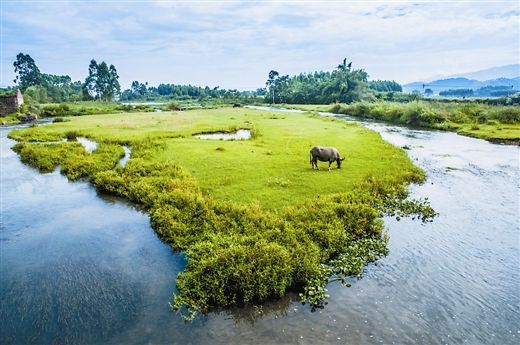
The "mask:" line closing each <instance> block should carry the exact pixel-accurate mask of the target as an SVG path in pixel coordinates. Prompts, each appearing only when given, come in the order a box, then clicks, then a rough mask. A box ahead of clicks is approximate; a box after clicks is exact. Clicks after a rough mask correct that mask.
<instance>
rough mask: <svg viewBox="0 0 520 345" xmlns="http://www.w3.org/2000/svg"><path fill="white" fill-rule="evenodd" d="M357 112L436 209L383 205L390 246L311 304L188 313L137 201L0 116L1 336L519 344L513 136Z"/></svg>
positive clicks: (167, 257)
mask: <svg viewBox="0 0 520 345" xmlns="http://www.w3.org/2000/svg"><path fill="white" fill-rule="evenodd" d="M345 120H346V121H351V120H352V119H349V118H346V117H345ZM362 124H363V125H365V126H367V127H369V128H372V129H374V130H376V131H378V132H379V133H381V135H382V137H383V138H384V139H385V140H387V141H389V142H391V143H393V144H395V145H397V146H406V147H407V148H408V149H409V150H408V151H407V152H408V154H409V156H410V157H411V159H413V160H414V162H415V163H416V164H417V165H419V166H421V167H422V168H423V169H425V171H426V172H427V175H428V179H427V182H426V183H425V184H423V185H414V186H411V188H410V190H411V195H412V196H414V197H426V196H427V197H428V198H429V199H430V202H431V204H432V206H433V207H434V209H435V210H436V211H437V212H439V214H440V215H439V216H438V217H437V218H436V219H435V220H434V221H433V222H432V223H427V224H421V223H420V222H418V221H413V220H410V219H402V220H401V221H396V220H395V219H393V218H388V219H385V224H386V226H387V228H388V231H389V234H390V243H389V249H390V251H389V255H388V256H387V257H385V258H383V259H381V260H379V261H378V262H377V263H375V264H371V265H370V266H369V267H368V268H367V270H366V273H365V275H364V277H363V278H362V279H360V280H358V281H356V282H354V284H353V285H352V287H350V288H345V287H343V286H341V285H340V284H330V285H329V286H328V288H329V291H330V295H331V298H330V300H329V304H328V305H327V306H326V307H325V308H324V309H322V310H319V311H316V312H311V309H310V308H309V307H308V306H302V305H301V304H300V303H299V302H298V298H297V296H295V295H294V294H289V295H287V296H286V297H284V298H283V299H282V300H279V301H274V302H270V303H266V304H264V305H263V306H261V307H250V308H235V309H232V310H226V311H220V312H213V313H210V314H208V315H205V316H202V317H199V318H197V319H196V320H195V321H193V322H188V323H185V322H183V321H182V320H181V318H180V316H179V315H177V314H175V313H172V312H171V311H170V310H169V307H168V301H169V300H170V299H171V294H172V292H173V291H174V290H175V277H176V275H177V273H178V272H180V271H181V270H182V269H183V268H184V267H185V260H184V257H183V255H182V254H180V253H175V252H173V251H172V250H171V249H170V248H169V246H168V245H166V244H164V243H163V242H161V241H160V240H159V239H158V238H157V236H156V235H155V233H154V231H153V230H152V229H151V227H150V225H149V218H148V216H147V214H146V213H144V212H142V211H141V210H139V209H138V208H136V207H134V206H132V205H131V204H129V203H126V202H125V201H124V200H120V199H118V198H111V197H107V196H105V195H101V194H99V193H97V192H96V190H95V189H94V188H93V187H91V186H90V185H89V184H88V183H86V182H81V181H80V182H69V181H68V180H67V179H66V178H65V177H64V176H62V175H60V174H59V172H58V171H56V172H53V173H50V174H40V173H38V171H36V170H34V169H32V168H29V167H27V166H25V165H23V164H22V163H21V162H20V161H19V159H18V157H17V155H16V154H15V153H14V152H13V151H11V149H10V147H11V146H12V145H13V144H14V142H13V141H12V140H10V139H8V138H7V133H8V132H9V130H11V129H12V128H6V127H4V128H1V132H0V133H1V135H0V143H1V149H0V159H1V174H0V178H1V198H0V208H1V225H0V226H1V233H0V343H1V344H123V343H124V344H207V343H211V344H418V343H420V344H504V345H507V344H518V343H519V342H520V292H519V291H520V269H519V267H520V227H519V217H520V205H519V204H520V200H519V195H520V194H519V193H520V185H519V183H520V171H519V170H520V162H519V160H520V151H519V148H518V147H516V146H504V145H496V144H490V143H488V142H486V141H483V140H479V139H473V138H468V137H463V136H459V135H457V134H454V133H450V132H438V131H427V130H417V129H409V128H405V127H400V126H391V125H386V124H381V123H376V122H363V123H362ZM346 163H347V165H346V166H345V168H347V169H348V162H346Z"/></svg>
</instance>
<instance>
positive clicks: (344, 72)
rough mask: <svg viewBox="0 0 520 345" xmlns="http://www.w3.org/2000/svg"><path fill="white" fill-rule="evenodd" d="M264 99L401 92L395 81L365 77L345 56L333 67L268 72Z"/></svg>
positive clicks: (324, 100) (342, 98)
mask: <svg viewBox="0 0 520 345" xmlns="http://www.w3.org/2000/svg"><path fill="white" fill-rule="evenodd" d="M266 88H267V89H268V93H267V94H266V96H265V99H266V101H270V102H271V103H293V104H330V103H335V102H336V103H352V102H355V101H359V100H363V99H365V98H367V97H371V96H373V95H374V94H376V93H378V92H401V91H402V87H401V85H399V84H398V83H397V82H395V81H389V80H377V81H368V74H367V72H365V71H364V70H363V69H353V68H352V62H350V63H348V64H347V60H346V59H344V60H343V62H342V63H341V64H339V65H338V66H337V67H336V68H335V69H334V70H333V71H330V72H329V71H326V72H324V71H319V72H318V71H316V72H313V73H300V74H298V75H295V76H292V77H291V76H289V75H283V76H280V74H279V72H278V71H275V70H272V71H270V72H269V75H268V78H267V82H266Z"/></svg>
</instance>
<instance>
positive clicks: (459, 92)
mask: <svg viewBox="0 0 520 345" xmlns="http://www.w3.org/2000/svg"><path fill="white" fill-rule="evenodd" d="M518 91H519V90H515V89H514V88H512V87H510V86H484V87H481V88H479V89H476V90H473V89H450V90H445V91H441V92H439V96H443V97H507V96H512V95H514V94H515V93H517V92H518Z"/></svg>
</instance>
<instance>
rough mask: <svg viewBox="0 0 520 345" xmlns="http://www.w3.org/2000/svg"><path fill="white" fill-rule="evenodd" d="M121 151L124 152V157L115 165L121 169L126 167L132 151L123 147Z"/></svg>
mask: <svg viewBox="0 0 520 345" xmlns="http://www.w3.org/2000/svg"><path fill="white" fill-rule="evenodd" d="M123 150H124V151H125V155H124V156H123V158H121V159H120V160H119V162H117V164H118V165H120V166H122V167H124V166H126V163H128V161H129V160H130V156H131V155H132V150H130V148H129V147H128V146H123Z"/></svg>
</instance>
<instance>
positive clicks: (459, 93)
mask: <svg viewBox="0 0 520 345" xmlns="http://www.w3.org/2000/svg"><path fill="white" fill-rule="evenodd" d="M439 96H443V97H472V96H473V90H472V89H454V90H445V91H441V92H439Z"/></svg>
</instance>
